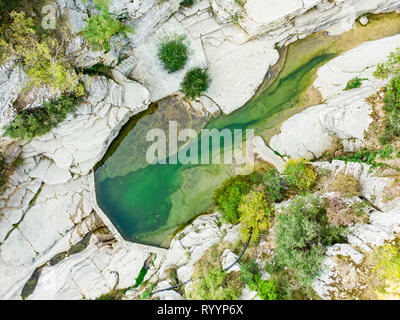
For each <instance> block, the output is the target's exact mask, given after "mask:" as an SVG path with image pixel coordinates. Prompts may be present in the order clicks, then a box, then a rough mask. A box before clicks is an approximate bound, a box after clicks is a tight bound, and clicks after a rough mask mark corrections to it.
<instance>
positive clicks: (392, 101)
mask: <svg viewBox="0 0 400 320" xmlns="http://www.w3.org/2000/svg"><path fill="white" fill-rule="evenodd" d="M383 102H384V106H383V110H384V111H385V112H386V122H385V131H384V133H383V135H382V136H381V138H380V142H381V143H382V144H386V143H389V142H391V141H392V140H393V139H394V138H395V137H399V136H400V76H396V77H394V78H393V79H392V80H391V81H390V83H389V85H388V86H387V87H386V93H385V98H384V99H383Z"/></svg>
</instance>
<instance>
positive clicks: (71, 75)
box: [0, 11, 84, 96]
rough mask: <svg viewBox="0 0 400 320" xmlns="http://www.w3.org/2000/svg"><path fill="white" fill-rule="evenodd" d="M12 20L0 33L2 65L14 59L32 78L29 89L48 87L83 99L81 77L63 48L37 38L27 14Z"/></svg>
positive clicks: (52, 40) (57, 44) (14, 17)
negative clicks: (67, 58)
mask: <svg viewBox="0 0 400 320" xmlns="http://www.w3.org/2000/svg"><path fill="white" fill-rule="evenodd" d="M10 17H11V19H12V22H11V23H10V25H9V26H7V27H3V28H1V29H0V36H1V37H0V54H1V59H2V60H3V62H4V61H7V60H9V59H10V58H11V57H15V58H16V59H17V61H18V62H19V63H20V64H21V65H22V66H23V68H24V71H25V72H26V74H27V76H28V77H29V80H30V86H35V85H37V86H43V85H46V86H48V87H49V88H53V89H54V90H58V91H61V92H63V93H71V94H74V95H76V96H81V95H83V93H84V89H83V86H82V85H81V84H80V83H79V77H78V76H77V74H76V73H75V71H74V69H73V68H72V67H71V66H70V65H69V64H68V63H67V62H66V60H65V58H64V57H63V52H62V48H63V46H62V45H60V44H59V43H58V41H57V40H56V39H55V38H51V37H46V36H43V37H40V36H38V35H37V34H36V32H35V30H34V29H33V27H34V23H33V19H32V18H29V17H26V16H25V13H23V12H21V13H17V12H15V11H13V12H11V14H10Z"/></svg>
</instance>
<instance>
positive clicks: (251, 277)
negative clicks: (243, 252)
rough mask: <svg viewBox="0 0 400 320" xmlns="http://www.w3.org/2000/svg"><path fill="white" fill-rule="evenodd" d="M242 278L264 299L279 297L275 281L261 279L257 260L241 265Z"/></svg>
mask: <svg viewBox="0 0 400 320" xmlns="http://www.w3.org/2000/svg"><path fill="white" fill-rule="evenodd" d="M240 280H241V281H243V282H245V283H247V284H248V286H249V288H250V289H251V290H254V291H257V293H258V295H259V297H260V298H261V299H262V300H277V299H278V295H277V293H276V287H275V284H274V282H273V281H267V280H263V279H261V276H260V273H259V270H258V266H257V264H256V263H255V262H250V263H242V264H241V265H240Z"/></svg>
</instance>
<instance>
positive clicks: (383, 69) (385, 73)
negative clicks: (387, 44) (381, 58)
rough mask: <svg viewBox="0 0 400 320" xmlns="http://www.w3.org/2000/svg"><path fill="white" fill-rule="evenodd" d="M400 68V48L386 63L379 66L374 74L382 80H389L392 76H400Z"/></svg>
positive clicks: (391, 54)
mask: <svg viewBox="0 0 400 320" xmlns="http://www.w3.org/2000/svg"><path fill="white" fill-rule="evenodd" d="M399 67H400V48H397V49H396V50H395V51H394V52H391V53H390V55H389V57H388V60H387V61H386V62H384V63H380V64H378V67H377V68H376V70H375V72H374V76H375V77H376V78H380V79H387V78H388V77H389V76H390V75H395V76H397V75H398V74H399V70H400V69H399Z"/></svg>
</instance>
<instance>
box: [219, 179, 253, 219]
mask: <svg viewBox="0 0 400 320" xmlns="http://www.w3.org/2000/svg"><path fill="white" fill-rule="evenodd" d="M251 187H252V182H251V179H250V178H249V177H248V176H236V177H233V178H230V179H229V180H227V181H225V182H224V184H223V185H222V186H221V187H220V188H219V189H218V190H217V191H215V195H214V201H215V203H216V204H217V206H218V207H219V210H220V212H221V214H222V217H223V218H224V220H226V221H227V222H229V223H232V224H237V223H239V220H240V214H239V210H238V207H239V204H240V201H241V200H242V196H243V195H246V194H247V193H248V192H249V191H250V190H251Z"/></svg>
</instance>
